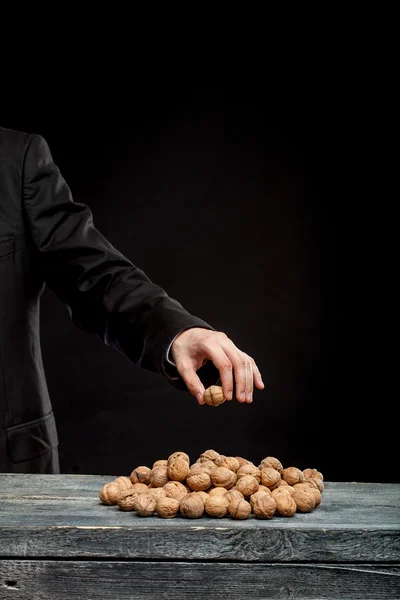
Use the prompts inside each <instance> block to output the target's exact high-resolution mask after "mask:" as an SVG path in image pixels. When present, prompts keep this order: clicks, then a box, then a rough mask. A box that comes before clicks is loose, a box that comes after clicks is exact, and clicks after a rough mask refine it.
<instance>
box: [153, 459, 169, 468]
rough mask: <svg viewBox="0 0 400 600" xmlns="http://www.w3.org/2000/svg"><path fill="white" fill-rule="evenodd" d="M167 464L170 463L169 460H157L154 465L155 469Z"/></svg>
mask: <svg viewBox="0 0 400 600" xmlns="http://www.w3.org/2000/svg"><path fill="white" fill-rule="evenodd" d="M167 465H168V461H167V460H156V462H155V463H154V465H153V469H155V468H156V467H166V466H167Z"/></svg>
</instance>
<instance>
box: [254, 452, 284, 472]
mask: <svg viewBox="0 0 400 600" xmlns="http://www.w3.org/2000/svg"><path fill="white" fill-rule="evenodd" d="M264 467H270V468H271V469H275V471H278V473H282V471H283V465H282V463H281V461H280V460H278V459H277V458H275V457H274V456H267V458H263V460H262V461H261V464H260V466H259V467H258V468H259V469H262V468H264Z"/></svg>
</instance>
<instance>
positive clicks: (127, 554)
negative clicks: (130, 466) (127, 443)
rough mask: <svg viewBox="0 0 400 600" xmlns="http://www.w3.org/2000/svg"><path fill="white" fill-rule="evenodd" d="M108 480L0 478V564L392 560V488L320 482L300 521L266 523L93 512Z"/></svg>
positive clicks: (398, 514)
mask: <svg viewBox="0 0 400 600" xmlns="http://www.w3.org/2000/svg"><path fill="white" fill-rule="evenodd" d="M113 478H114V476H104V477H99V476H90V475H78V476H75V475H7V474H6V475H4V474H3V475H0V556H2V557H20V558H35V557H60V558H61V557H68V558H79V557H82V558H87V557H94V558H134V559H142V560H153V559H157V560H163V559H164V560H168V559H173V560H211V559H212V560H241V561H258V562H268V561H278V562H286V561H287V562H295V561H319V562H354V561H364V562H368V561H373V562H375V561H397V560H398V558H399V556H400V493H399V492H400V485H396V484H387V485H386V484H385V485H384V484H359V483H329V482H328V483H326V486H325V491H324V494H323V499H322V503H321V505H320V506H319V507H318V508H317V509H315V510H314V511H313V512H312V513H309V514H301V513H298V514H296V515H295V516H294V517H293V518H282V517H274V518H273V519H272V520H270V521H259V520H257V519H255V518H251V519H249V520H248V521H234V520H233V519H231V518H229V517H227V518H224V519H218V520H216V519H211V518H208V517H202V518H201V519H198V520H189V519H184V518H183V517H177V518H175V519H171V520H169V519H160V518H158V517H151V518H140V517H138V516H137V515H136V513H126V512H123V511H120V510H119V509H118V508H117V507H115V506H104V505H102V504H101V503H100V501H99V498H98V492H99V490H100V489H101V487H102V485H104V483H106V482H107V481H110V480H112V479H113Z"/></svg>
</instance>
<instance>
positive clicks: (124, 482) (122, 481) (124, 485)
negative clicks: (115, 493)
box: [114, 476, 132, 490]
mask: <svg viewBox="0 0 400 600" xmlns="http://www.w3.org/2000/svg"><path fill="white" fill-rule="evenodd" d="M114 483H117V484H118V485H119V487H120V488H121V490H128V489H129V488H131V487H132V483H131V480H130V479H129V477H123V476H121V477H117V478H116V479H114Z"/></svg>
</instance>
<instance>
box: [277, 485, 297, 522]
mask: <svg viewBox="0 0 400 600" xmlns="http://www.w3.org/2000/svg"><path fill="white" fill-rule="evenodd" d="M274 491H276V492H278V493H277V494H275V496H274V495H273V494H274V492H272V495H273V498H274V500H275V503H276V512H277V513H278V515H280V516H281V517H293V515H294V514H295V512H296V510H297V505H296V502H295V501H294V500H293V498H292V496H291V495H290V494H289V492H287V491H286V490H285V488H281V490H279V488H278V489H277V490H274Z"/></svg>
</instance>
